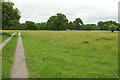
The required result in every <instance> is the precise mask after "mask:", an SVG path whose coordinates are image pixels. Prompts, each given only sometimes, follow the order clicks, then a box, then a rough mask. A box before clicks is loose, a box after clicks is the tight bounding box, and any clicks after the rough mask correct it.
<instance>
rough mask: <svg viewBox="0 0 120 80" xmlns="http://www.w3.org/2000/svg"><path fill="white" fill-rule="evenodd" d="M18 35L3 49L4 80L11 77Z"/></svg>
mask: <svg viewBox="0 0 120 80" xmlns="http://www.w3.org/2000/svg"><path fill="white" fill-rule="evenodd" d="M17 35H18V34H16V35H15V36H13V37H12V39H11V40H10V41H9V42H8V43H7V44H6V45H5V46H4V47H3V48H2V78H9V77H10V68H11V66H12V64H13V58H14V53H15V50H16V45H17V39H18V36H17Z"/></svg>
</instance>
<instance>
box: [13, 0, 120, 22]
mask: <svg viewBox="0 0 120 80" xmlns="http://www.w3.org/2000/svg"><path fill="white" fill-rule="evenodd" d="M11 1H12V2H14V3H15V6H16V7H17V8H18V9H19V10H20V12H21V16H22V18H21V20H20V22H25V21H26V20H32V21H34V22H44V21H47V20H48V18H49V17H50V16H52V15H55V14H56V13H59V12H60V13H64V14H65V15H66V16H67V18H68V19H69V20H70V21H73V20H75V18H78V17H80V18H81V19H82V20H83V21H84V23H97V21H99V20H115V21H117V19H118V18H117V16H118V1H119V0H11Z"/></svg>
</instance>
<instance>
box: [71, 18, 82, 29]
mask: <svg viewBox="0 0 120 80" xmlns="http://www.w3.org/2000/svg"><path fill="white" fill-rule="evenodd" d="M73 23H74V26H75V29H76V30H82V29H83V21H82V20H81V19H80V18H76V19H75V21H74V22H73Z"/></svg>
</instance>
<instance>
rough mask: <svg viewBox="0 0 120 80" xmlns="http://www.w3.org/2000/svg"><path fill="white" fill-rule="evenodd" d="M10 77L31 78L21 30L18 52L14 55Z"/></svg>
mask: <svg viewBox="0 0 120 80" xmlns="http://www.w3.org/2000/svg"><path fill="white" fill-rule="evenodd" d="M10 78H29V73H28V69H27V67H26V63H25V55H24V48H23V43H22V37H21V34H20V32H19V34H18V42H17V47H16V52H15V55H14V61H13V65H12V67H11V70H10Z"/></svg>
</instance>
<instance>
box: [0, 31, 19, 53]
mask: <svg viewBox="0 0 120 80" xmlns="http://www.w3.org/2000/svg"><path fill="white" fill-rule="evenodd" d="M16 33H17V32H15V33H13V34H12V35H11V36H10V37H9V38H8V39H7V40H5V41H4V42H3V43H2V44H0V51H1V50H2V48H3V47H4V46H5V45H6V44H7V43H8V42H9V41H10V39H11V38H12V37H13V36H14V35H15V34H16Z"/></svg>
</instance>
